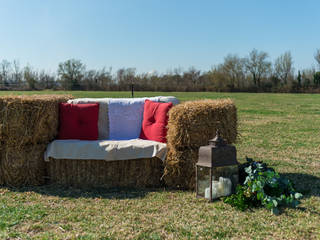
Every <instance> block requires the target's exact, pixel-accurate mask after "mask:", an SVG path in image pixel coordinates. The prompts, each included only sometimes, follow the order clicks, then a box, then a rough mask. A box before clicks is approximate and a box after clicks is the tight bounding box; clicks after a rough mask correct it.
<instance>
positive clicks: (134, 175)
mask: <svg viewBox="0 0 320 240" xmlns="http://www.w3.org/2000/svg"><path fill="white" fill-rule="evenodd" d="M48 164H49V167H48V177H49V181H50V182H51V183H58V184H61V185H65V186H74V187H78V188H91V187H104V188H112V187H142V188H145V187H159V186H160V185H161V181H160V179H161V176H162V174H163V162H162V160H161V159H159V158H157V157H154V158H149V159H130V160H119V161H104V160H76V159H54V158H50V161H49V163H48Z"/></svg>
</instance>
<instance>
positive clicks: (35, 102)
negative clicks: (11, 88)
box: [0, 95, 72, 187]
mask: <svg viewBox="0 0 320 240" xmlns="http://www.w3.org/2000/svg"><path fill="white" fill-rule="evenodd" d="M70 98H72V97H71V96H69V95H30V96H2V97H0V184H1V185H4V184H5V185H8V186H15V187H19V186H25V185H41V184H43V183H44V174H45V164H44V162H43V153H44V151H45V149H46V146H47V144H48V143H49V142H50V141H52V140H53V139H54V138H55V137H56V135H57V133H58V124H59V103H60V102H66V101H67V100H68V99H70Z"/></svg>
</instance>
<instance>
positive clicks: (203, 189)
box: [196, 130, 239, 201]
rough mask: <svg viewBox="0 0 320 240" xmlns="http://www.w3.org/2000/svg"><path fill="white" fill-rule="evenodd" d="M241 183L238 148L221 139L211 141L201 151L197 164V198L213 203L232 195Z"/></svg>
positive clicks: (217, 136) (218, 136) (217, 134)
mask: <svg viewBox="0 0 320 240" xmlns="http://www.w3.org/2000/svg"><path fill="white" fill-rule="evenodd" d="M238 182H239V171H238V162H237V151H236V147H235V146H232V145H229V144H226V142H225V141H224V140H223V139H222V138H221V137H220V134H219V131H218V130H217V132H216V137H215V138H214V139H211V140H209V145H208V146H202V147H200V149H199V159H198V162H197V164H196V193H197V197H201V198H206V199H209V200H210V201H212V200H213V199H216V198H219V197H221V196H227V195H230V194H231V192H233V191H234V190H235V187H236V185H237V184H238Z"/></svg>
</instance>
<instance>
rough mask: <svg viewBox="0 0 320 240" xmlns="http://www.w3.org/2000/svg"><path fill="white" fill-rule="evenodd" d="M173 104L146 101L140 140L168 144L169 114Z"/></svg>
mask: <svg viewBox="0 0 320 240" xmlns="http://www.w3.org/2000/svg"><path fill="white" fill-rule="evenodd" d="M171 107H172V103H171V102H170V103H159V102H153V101H150V100H146V101H145V103H144V112H143V121H142V128H141V133H140V138H141V139H145V140H153V141H157V142H163V143H165V142H167V139H166V136H167V124H168V112H169V110H170V108H171Z"/></svg>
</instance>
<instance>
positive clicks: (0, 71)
mask: <svg viewBox="0 0 320 240" xmlns="http://www.w3.org/2000/svg"><path fill="white" fill-rule="evenodd" d="M10 72H11V64H10V62H9V61H7V60H2V62H1V63H0V84H3V85H5V86H8V85H9V82H10V79H9V75H10Z"/></svg>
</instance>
